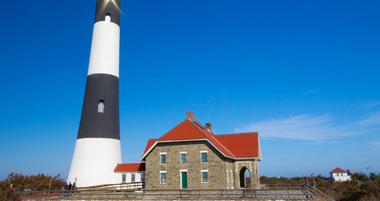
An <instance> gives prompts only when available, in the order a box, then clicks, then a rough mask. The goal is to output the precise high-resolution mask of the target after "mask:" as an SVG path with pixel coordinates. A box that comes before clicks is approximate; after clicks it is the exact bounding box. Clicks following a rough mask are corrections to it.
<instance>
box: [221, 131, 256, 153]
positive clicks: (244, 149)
mask: <svg viewBox="0 0 380 201" xmlns="http://www.w3.org/2000/svg"><path fill="white" fill-rule="evenodd" d="M216 138H217V139H218V140H219V141H220V142H221V143H222V144H223V145H224V146H225V147H228V149H229V150H230V151H231V152H232V154H233V155H234V156H235V157H237V158H251V157H258V156H259V135H258V133H241V134H228V135H216ZM256 147H257V148H256Z"/></svg>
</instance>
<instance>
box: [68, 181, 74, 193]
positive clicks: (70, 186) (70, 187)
mask: <svg viewBox="0 0 380 201" xmlns="http://www.w3.org/2000/svg"><path fill="white" fill-rule="evenodd" d="M72 188H73V185H72V184H71V182H69V189H68V190H69V195H70V194H71V189H72Z"/></svg>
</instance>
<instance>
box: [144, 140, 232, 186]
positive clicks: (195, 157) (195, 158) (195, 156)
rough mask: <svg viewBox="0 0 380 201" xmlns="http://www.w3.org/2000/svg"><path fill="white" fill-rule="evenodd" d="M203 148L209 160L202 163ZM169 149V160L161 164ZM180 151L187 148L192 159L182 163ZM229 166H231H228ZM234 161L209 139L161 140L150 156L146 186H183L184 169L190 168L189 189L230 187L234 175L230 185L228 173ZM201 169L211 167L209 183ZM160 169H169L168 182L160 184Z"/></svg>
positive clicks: (148, 158) (146, 173)
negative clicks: (170, 141) (204, 178)
mask: <svg viewBox="0 0 380 201" xmlns="http://www.w3.org/2000/svg"><path fill="white" fill-rule="evenodd" d="M200 151H207V153H208V162H207V163H201V161H200ZM161 152H166V153H167V164H166V165H161V164H160V153H161ZM180 152H187V156H188V161H187V163H186V164H181V163H180ZM227 167H228V170H227V169H226V168H227ZM232 167H233V164H232V162H228V161H224V160H223V157H222V156H221V155H220V154H219V153H218V152H217V151H216V150H215V149H214V148H213V147H212V146H211V145H209V144H208V143H207V142H206V141H199V142H182V143H162V144H158V145H157V146H156V147H155V148H154V149H153V151H152V152H151V153H150V154H149V155H148V156H147V157H146V171H145V186H146V189H180V188H181V185H180V170H187V177H188V182H187V184H188V188H187V189H226V188H227V187H231V188H232V186H233V185H234V184H233V179H232V178H229V180H228V185H229V186H227V180H226V173H227V172H230V170H232ZM201 170H208V177H209V178H208V183H202V182H201ZM160 171H167V182H166V184H160Z"/></svg>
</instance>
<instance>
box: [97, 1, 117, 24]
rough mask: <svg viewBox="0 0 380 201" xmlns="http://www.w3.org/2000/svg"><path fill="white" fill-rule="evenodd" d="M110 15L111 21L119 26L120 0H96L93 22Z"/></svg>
mask: <svg viewBox="0 0 380 201" xmlns="http://www.w3.org/2000/svg"><path fill="white" fill-rule="evenodd" d="M107 15H110V16H111V22H113V23H116V24H117V25H119V26H120V0H96V13H95V23H96V22H99V21H104V20H105V18H106V16H107Z"/></svg>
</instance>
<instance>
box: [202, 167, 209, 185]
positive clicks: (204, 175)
mask: <svg viewBox="0 0 380 201" xmlns="http://www.w3.org/2000/svg"><path fill="white" fill-rule="evenodd" d="M201 182H202V183H208V170H201Z"/></svg>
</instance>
